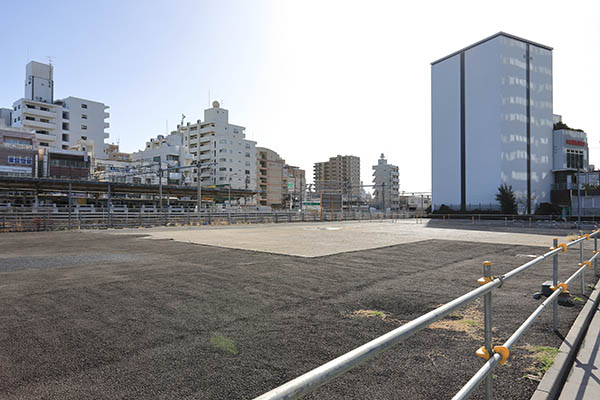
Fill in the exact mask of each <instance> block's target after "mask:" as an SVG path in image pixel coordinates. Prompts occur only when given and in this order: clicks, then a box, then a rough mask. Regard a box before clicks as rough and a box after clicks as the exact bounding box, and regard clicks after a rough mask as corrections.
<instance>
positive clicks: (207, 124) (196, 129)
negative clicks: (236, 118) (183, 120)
mask: <svg viewBox="0 0 600 400" xmlns="http://www.w3.org/2000/svg"><path fill="white" fill-rule="evenodd" d="M177 129H178V132H181V133H182V139H183V142H182V143H183V146H186V147H187V148H188V149H189V153H190V154H191V155H192V157H193V159H194V160H196V163H197V162H198V159H199V162H200V167H201V182H202V185H216V186H231V188H232V189H248V190H254V189H256V185H257V184H256V142H254V141H252V140H248V139H246V133H245V130H246V128H244V127H243V126H240V125H234V124H230V123H229V110H226V109H224V108H222V107H221V105H220V104H219V102H218V101H214V102H213V103H212V107H211V108H208V109H206V110H204V121H200V120H198V121H196V123H194V124H192V123H187V124H186V125H183V126H178V127H177ZM192 173H193V175H194V177H193V182H194V184H195V182H197V178H196V175H197V171H196V170H194V171H193V172H192Z"/></svg>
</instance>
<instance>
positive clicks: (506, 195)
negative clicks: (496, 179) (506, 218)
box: [496, 183, 517, 215]
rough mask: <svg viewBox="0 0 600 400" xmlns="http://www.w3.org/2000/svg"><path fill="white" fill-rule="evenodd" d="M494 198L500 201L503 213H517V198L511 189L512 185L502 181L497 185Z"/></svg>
mask: <svg viewBox="0 0 600 400" xmlns="http://www.w3.org/2000/svg"><path fill="white" fill-rule="evenodd" d="M496 200H498V202H500V208H501V209H502V213H503V214H511V215H514V214H516V213H517V200H516V199H515V194H514V192H513V190H512V186H509V185H507V184H506V183H503V184H502V185H500V186H499V187H498V194H496Z"/></svg>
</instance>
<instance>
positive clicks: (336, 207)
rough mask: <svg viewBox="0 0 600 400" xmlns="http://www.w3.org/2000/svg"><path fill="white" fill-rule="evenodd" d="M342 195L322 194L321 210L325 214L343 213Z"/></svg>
mask: <svg viewBox="0 0 600 400" xmlns="http://www.w3.org/2000/svg"><path fill="white" fill-rule="evenodd" d="M342 205H343V204H342V195H341V194H339V193H322V194H321V210H322V211H323V212H336V211H342Z"/></svg>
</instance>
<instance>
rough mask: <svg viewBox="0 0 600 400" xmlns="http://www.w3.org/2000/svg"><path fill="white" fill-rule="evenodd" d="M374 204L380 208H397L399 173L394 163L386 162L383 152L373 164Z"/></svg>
mask: <svg viewBox="0 0 600 400" xmlns="http://www.w3.org/2000/svg"><path fill="white" fill-rule="evenodd" d="M373 184H374V185H375V187H374V190H373V195H374V197H375V199H374V201H373V202H374V206H375V207H377V208H378V209H380V210H387V209H390V210H398V209H399V208H400V206H399V203H398V201H399V196H400V175H399V172H398V167H397V166H396V165H392V164H388V162H387V160H386V158H385V156H384V155H383V153H382V154H381V157H380V158H379V160H377V165H374V166H373Z"/></svg>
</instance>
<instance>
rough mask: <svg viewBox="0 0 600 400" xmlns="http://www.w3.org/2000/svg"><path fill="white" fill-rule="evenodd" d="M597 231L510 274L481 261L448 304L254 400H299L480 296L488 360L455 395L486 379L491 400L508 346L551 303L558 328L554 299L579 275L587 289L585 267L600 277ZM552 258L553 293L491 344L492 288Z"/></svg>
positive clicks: (481, 351)
mask: <svg viewBox="0 0 600 400" xmlns="http://www.w3.org/2000/svg"><path fill="white" fill-rule="evenodd" d="M599 235H600V230H595V231H593V232H592V233H591V234H586V235H583V236H580V237H579V238H577V239H576V240H574V241H571V242H569V243H563V244H558V240H557V239H554V242H553V246H552V247H551V248H550V251H548V252H546V253H545V254H543V255H541V256H539V257H536V258H535V259H533V260H531V261H529V262H527V263H525V264H523V265H521V266H519V267H517V268H515V269H513V270H512V271H510V272H508V273H506V274H504V275H502V276H498V277H494V276H492V271H491V267H492V265H491V263H490V262H488V261H485V262H484V263H483V277H482V278H480V279H479V280H478V283H479V284H480V285H481V286H480V287H479V288H477V289H474V290H472V291H470V292H468V293H466V294H464V295H462V296H460V297H458V298H456V299H454V300H452V301H450V302H449V303H446V304H444V305H442V306H440V307H438V308H436V309H434V310H432V311H430V312H428V313H427V314H424V315H422V316H420V317H418V318H417V319H414V320H412V321H410V322H408V323H406V324H404V325H402V326H400V327H399V328H396V329H394V330H393V331H391V332H388V333H387V334H385V335H383V336H380V337H378V338H376V339H374V340H372V341H370V342H368V343H366V344H364V345H362V346H360V347H358V348H356V349H354V350H352V351H350V352H348V353H346V354H344V355H342V356H340V357H338V358H336V359H334V360H332V361H329V362H328V363H326V364H323V365H321V366H320V367H318V368H315V369H313V370H312V371H309V372H307V373H305V374H304V375H301V376H299V377H298V378H296V379H293V380H291V381H289V382H287V383H285V384H283V385H281V386H279V387H277V388H275V389H273V390H271V391H269V392H267V393H265V394H263V395H261V396H259V397H257V398H256V399H255V400H282V399H297V398H300V397H302V396H304V395H306V394H308V393H310V392H312V391H314V390H315V389H317V388H318V387H320V386H322V385H324V384H326V383H327V382H329V381H331V380H333V379H334V378H336V377H338V376H340V375H342V374H344V373H346V372H347V371H349V370H350V369H352V368H354V367H356V366H357V365H359V364H360V363H362V362H363V361H366V360H368V359H370V358H372V357H374V356H376V355H377V354H379V353H381V352H383V351H385V350H387V349H389V348H390V347H392V346H393V345H395V344H398V343H400V342H403V341H404V340H406V339H408V338H409V337H411V336H412V335H414V334H416V333H418V332H419V331H421V330H423V329H425V328H426V327H428V326H429V325H431V324H432V323H434V322H436V321H438V320H440V319H442V318H443V317H445V316H447V315H448V314H450V313H452V312H453V311H455V310H456V309H458V308H459V307H462V306H465V305H467V304H469V303H471V302H472V301H474V300H475V299H477V298H479V297H482V296H483V297H484V333H485V335H484V342H485V343H484V346H482V347H481V348H480V349H478V350H477V351H476V355H477V356H479V357H482V358H485V359H486V360H487V361H486V363H485V364H484V366H483V367H481V369H480V370H479V371H478V372H477V374H475V376H473V378H472V379H471V380H469V382H467V384H466V385H465V386H464V387H463V388H462V389H461V390H460V391H459V392H458V393H457V394H456V395H455V396H454V399H464V398H466V397H467V396H468V395H469V394H470V393H471V392H472V391H473V390H474V389H475V388H477V386H478V385H479V384H480V383H481V382H482V381H483V380H485V382H486V383H485V385H486V388H485V393H486V398H487V399H488V400H491V399H492V377H491V371H492V370H493V368H494V367H495V366H496V365H497V364H498V363H500V364H504V363H505V362H506V359H507V358H508V357H509V355H510V348H511V346H512V345H513V344H514V343H515V342H516V341H517V340H518V339H519V338H520V337H521V335H523V333H524V332H525V331H526V330H527V328H529V326H531V324H532V323H533V321H534V320H535V318H536V317H537V316H538V315H539V314H540V313H541V312H542V311H543V310H544V308H546V306H547V305H548V304H550V303H552V304H553V329H554V330H556V329H557V318H558V302H557V300H558V296H559V295H560V293H562V292H563V291H565V290H566V289H567V286H568V285H569V284H570V283H571V282H572V281H573V280H574V279H575V278H576V277H577V276H578V275H581V289H582V290H584V289H585V285H584V274H585V269H586V268H589V267H590V266H591V263H592V262H594V270H595V273H596V275H597V274H598V266H597V260H596V257H597V256H598V254H599V251H598V236H599ZM592 237H593V238H594V256H593V257H591V258H590V259H589V260H587V261H583V242H584V241H585V240H588V239H590V238H592ZM576 244H579V255H580V263H579V266H580V268H579V269H578V270H577V271H576V272H575V273H574V274H573V275H571V276H570V277H569V278H568V279H567V280H566V281H565V282H564V283H559V281H558V255H559V254H560V253H563V252H566V251H567V249H568V248H569V247H572V246H575V245H576ZM550 257H552V259H553V286H552V289H553V293H552V295H550V296H549V297H548V298H547V299H546V300H545V301H544V302H543V303H542V304H541V305H540V306H539V307H538V308H536V310H535V311H534V312H533V313H532V314H531V315H530V316H529V318H527V320H526V321H525V322H524V323H523V324H522V325H521V326H520V327H519V328H518V329H517V330H516V331H515V332H514V333H513V335H512V336H511V337H510V338H509V339H508V340H507V341H506V342H504V343H503V344H502V345H501V346H492V343H491V342H492V308H491V301H492V290H493V289H495V288H499V287H501V286H502V285H504V284H505V283H506V281H508V280H510V279H512V278H514V277H515V276H517V275H518V274H520V273H522V272H524V271H526V270H528V269H529V268H531V267H533V266H534V265H537V264H539V263H541V262H542V261H544V260H546V259H548V258H550Z"/></svg>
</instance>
